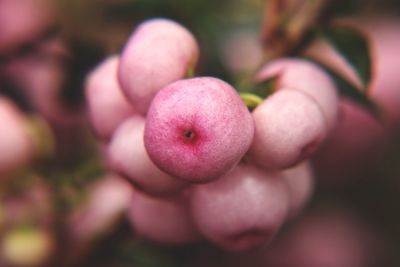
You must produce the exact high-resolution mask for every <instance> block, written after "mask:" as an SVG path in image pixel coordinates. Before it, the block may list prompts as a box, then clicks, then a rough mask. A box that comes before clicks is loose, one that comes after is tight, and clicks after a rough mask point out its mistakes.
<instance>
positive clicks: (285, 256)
mask: <svg viewBox="0 0 400 267" xmlns="http://www.w3.org/2000/svg"><path fill="white" fill-rule="evenodd" d="M380 246H382V242H379V238H378V237H377V235H376V233H375V232H374V231H373V229H371V227H369V225H367V224H366V222H365V221H363V220H362V219H361V218H359V217H357V216H355V215H354V212H352V213H348V211H345V212H344V211H328V210H327V211H325V212H319V213H313V214H309V215H308V216H306V217H304V218H302V219H301V220H300V221H298V222H296V223H295V224H293V225H292V227H291V228H289V229H288V231H287V232H286V233H285V235H283V236H281V238H280V239H278V240H277V242H276V243H274V245H273V246H272V247H270V248H268V249H267V250H266V251H265V260H264V265H262V266H274V267H322V266H330V267H365V266H375V265H376V264H375V263H377V259H378V258H379V257H380V255H379V254H380V250H381V249H382V247H380ZM371 264H372V265H371ZM379 265H380V264H378V265H376V266H379Z"/></svg>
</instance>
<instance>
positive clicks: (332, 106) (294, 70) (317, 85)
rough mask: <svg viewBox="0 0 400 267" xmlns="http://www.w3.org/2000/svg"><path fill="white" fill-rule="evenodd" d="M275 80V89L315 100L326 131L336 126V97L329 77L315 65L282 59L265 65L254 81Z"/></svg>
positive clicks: (299, 60) (303, 61)
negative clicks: (320, 111)
mask: <svg viewBox="0 0 400 267" xmlns="http://www.w3.org/2000/svg"><path fill="white" fill-rule="evenodd" d="M272 77H276V78H277V89H281V88H290V89H294V90H299V91H301V92H303V93H305V94H307V95H308V96H310V97H311V98H313V99H314V100H315V102H316V103H317V104H318V105H319V106H320V108H321V110H322V114H323V116H324V117H325V120H326V123H327V128H328V131H330V130H331V129H332V128H334V127H335V125H336V120H337V116H338V96H337V91H336V88H335V85H334V84H333V82H332V80H331V79H330V77H329V75H328V74H327V73H325V72H324V71H323V70H322V69H321V68H320V67H318V66H317V65H315V64H313V63H311V62H309V61H306V60H302V59H289V58H283V59H278V60H275V61H272V62H270V63H268V64H267V65H265V66H264V67H263V68H262V70H261V71H260V72H259V73H258V74H257V76H256V80H257V81H263V80H266V79H269V78H272Z"/></svg>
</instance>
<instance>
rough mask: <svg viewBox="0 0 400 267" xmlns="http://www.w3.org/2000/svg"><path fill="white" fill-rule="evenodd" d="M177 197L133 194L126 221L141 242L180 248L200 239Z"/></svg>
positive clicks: (184, 201)
mask: <svg viewBox="0 0 400 267" xmlns="http://www.w3.org/2000/svg"><path fill="white" fill-rule="evenodd" d="M185 203H186V200H185V198H184V197H182V196H181V195H177V196H174V197H170V198H155V197H151V196H148V195H146V194H144V193H142V192H140V191H138V190H135V191H134V194H133V197H132V202H131V205H130V208H129V211H128V218H129V220H130V222H131V224H132V227H133V229H134V231H135V233H136V234H137V235H138V236H140V237H142V238H143V239H146V240H149V241H153V242H155V243H159V244H163V245H184V244H188V243H192V242H195V241H197V240H199V238H200V236H199V233H198V231H197V229H196V227H195V226H194V224H193V221H192V219H191V217H190V215H189V213H188V211H187V208H186V206H185Z"/></svg>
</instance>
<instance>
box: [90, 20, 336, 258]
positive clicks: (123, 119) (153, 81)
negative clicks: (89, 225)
mask: <svg viewBox="0 0 400 267" xmlns="http://www.w3.org/2000/svg"><path fill="white" fill-rule="evenodd" d="M198 50H199V49H198V45H197V44H196V41H195V39H194V37H193V36H192V34H191V33H190V32H189V31H188V30H186V29H185V28H184V27H182V26H181V25H179V24H178V23H176V22H173V21H170V20H167V19H151V20H148V21H145V22H143V23H142V24H141V25H139V26H138V27H137V28H136V30H135V31H134V33H133V34H132V36H131V37H130V39H129V41H128V42H127V44H126V46H125V48H124V50H123V52H122V54H121V55H120V56H112V57H110V58H108V59H107V60H105V62H103V63H102V64H101V65H100V66H98V67H97V68H96V69H95V70H94V71H93V72H92V73H91V74H90V75H89V76H88V78H87V83H86V97H87V101H88V108H89V115H90V119H91V123H92V126H93V128H94V131H95V133H96V134H97V135H98V138H99V139H101V141H102V143H103V144H104V147H105V149H104V151H105V158H106V163H107V164H108V166H109V168H110V169H111V170H112V171H114V172H116V173H118V174H119V175H121V176H123V177H126V178H127V179H128V180H129V181H130V182H132V184H133V185H134V187H135V189H134V193H133V196H132V201H131V204H130V208H129V218H130V221H131V223H132V225H133V227H134V229H135V231H136V233H137V234H138V235H139V236H142V237H143V238H145V239H149V240H151V241H154V242H158V243H163V244H185V243H188V242H192V241H195V240H199V239H200V238H201V237H206V238H207V239H208V240H210V241H212V242H213V243H215V244H217V245H219V246H221V247H223V248H225V249H228V250H246V249H250V248H253V247H256V246H259V245H261V244H264V243H268V242H269V241H271V239H272V238H273V236H274V235H275V234H276V232H277V231H278V230H279V228H280V227H281V225H282V224H283V223H284V222H285V221H286V220H288V219H290V218H292V217H293V216H295V215H296V214H298V213H299V212H300V211H301V209H302V208H303V207H304V205H305V203H306V201H307V200H308V199H309V197H310V195H311V192H312V188H313V172H312V168H311V166H310V164H309V161H308V159H309V157H310V156H311V155H312V154H313V153H314V152H315V151H316V149H317V148H318V147H319V146H320V145H321V144H322V143H323V141H324V140H325V139H326V137H327V136H328V134H329V133H330V131H331V130H332V129H333V128H334V126H335V124H336V120H337V115H338V97H337V93H336V89H335V87H334V85H333V83H332V81H331V80H330V78H329V77H328V75H327V74H326V73H324V72H323V71H321V70H320V69H319V68H318V67H317V66H316V65H314V64H312V63H310V62H308V61H305V60H300V59H278V60H275V61H272V62H269V63H268V64H267V65H266V66H264V67H263V68H262V69H261V71H260V72H259V73H258V74H257V75H256V76H255V82H262V81H265V80H268V79H271V78H273V79H275V83H276V84H275V85H276V86H275V87H276V88H275V89H276V90H275V92H274V93H273V94H272V95H271V96H270V97H268V98H266V99H265V100H264V101H263V102H262V103H260V104H259V105H258V106H257V107H256V108H255V109H254V110H253V111H252V112H250V111H249V109H248V108H247V107H246V105H245V104H244V102H243V101H242V99H241V97H240V95H239V93H238V92H237V91H235V89H234V88H233V87H232V86H230V85H229V84H228V83H226V82H224V81H222V80H220V79H218V78H213V77H196V78H186V76H187V75H188V73H191V72H193V68H194V66H195V64H196V62H197V59H198V56H199V52H198Z"/></svg>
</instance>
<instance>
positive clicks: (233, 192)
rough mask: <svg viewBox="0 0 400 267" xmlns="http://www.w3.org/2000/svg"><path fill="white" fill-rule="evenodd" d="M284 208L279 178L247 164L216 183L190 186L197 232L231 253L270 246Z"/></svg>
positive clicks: (286, 199) (285, 198)
mask: <svg viewBox="0 0 400 267" xmlns="http://www.w3.org/2000/svg"><path fill="white" fill-rule="evenodd" d="M288 208H289V196H288V192H287V188H286V186H285V184H284V181H283V179H282V177H281V175H280V174H278V173H271V172H270V173H268V172H265V171H264V170H262V169H259V168H257V167H255V166H252V165H250V164H239V165H238V166H236V168H235V169H233V170H232V171H231V172H229V173H227V174H226V175H224V176H223V177H221V178H220V179H218V180H217V181H214V182H211V183H208V184H204V185H197V186H194V187H193V190H192V195H191V211H192V215H193V218H194V221H195V223H196V225H197V227H198V228H199V230H200V231H201V232H202V233H203V234H204V236H206V237H207V238H208V239H209V240H211V241H213V242H214V243H216V244H218V245H219V246H221V247H223V248H224V249H227V250H234V251H240V250H247V249H251V248H254V247H256V246H260V245H262V244H264V243H268V242H270V241H271V240H272V238H273V237H274V235H275V234H276V232H277V231H278V229H279V228H280V226H281V225H282V224H283V221H284V219H285V218H286V216H287V212H288Z"/></svg>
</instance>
